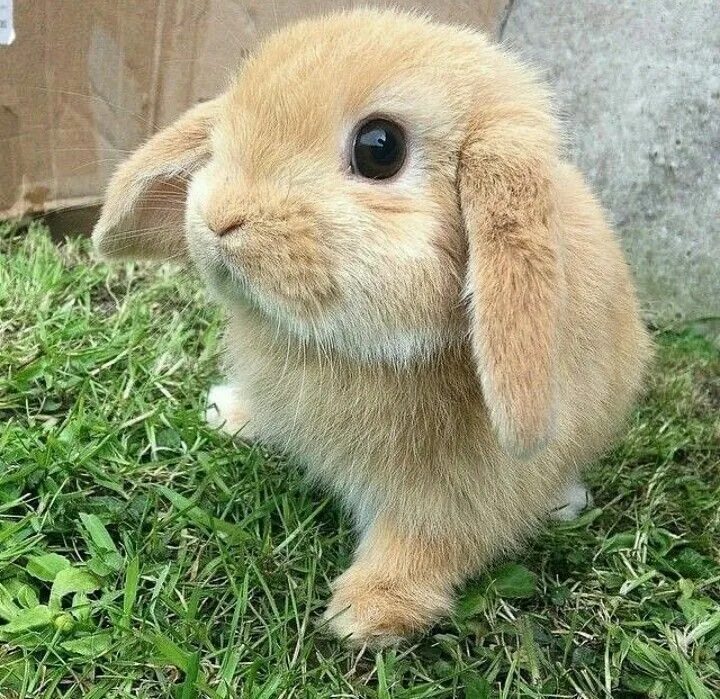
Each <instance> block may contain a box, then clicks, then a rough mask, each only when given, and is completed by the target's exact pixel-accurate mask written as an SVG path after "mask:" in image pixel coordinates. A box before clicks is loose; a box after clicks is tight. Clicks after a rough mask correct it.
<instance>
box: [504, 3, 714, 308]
mask: <svg viewBox="0 0 720 699" xmlns="http://www.w3.org/2000/svg"><path fill="white" fill-rule="evenodd" d="M503 40H504V41H505V43H507V44H508V45H510V46H511V47H513V48H516V49H517V50H518V51H519V52H520V53H521V55H522V56H524V57H526V58H529V59H530V60H531V61H532V62H534V63H535V64H536V65H538V66H539V67H541V68H543V69H545V70H546V75H547V78H548V79H549V81H550V82H551V84H552V85H553V86H554V88H555V91H556V94H557V97H558V100H559V105H560V108H561V113H562V114H563V116H564V117H565V119H566V130H567V132H568V135H569V136H570V144H569V150H570V153H571V158H572V160H574V161H575V162H576V163H577V164H578V165H579V166H580V167H581V169H582V170H583V171H584V172H585V173H586V174H587V175H588V177H589V178H590V180H591V181H592V183H593V184H594V186H595V189H596V191H597V193H598V194H599V195H600V198H601V199H602V201H603V203H604V204H605V206H606V208H607V209H608V210H609V211H610V214H611V216H612V218H613V220H614V221H615V223H616V225H617V227H618V228H619V230H620V231H621V233H622V236H623V242H624V245H625V248H626V250H627V252H628V255H629V258H630V261H631V263H632V266H633V269H634V273H635V277H636V279H637V281H638V284H639V287H640V290H641V295H642V300H643V305H644V307H645V308H646V310H647V311H648V314H649V315H651V316H655V317H656V318H657V319H658V320H660V321H664V322H666V321H668V320H673V319H676V318H682V319H686V320H694V319H698V318H705V317H707V316H715V317H720V1H719V0H685V1H676V2H673V1H672V0H634V1H633V0H615V1H613V2H601V1H599V0H562V1H559V2H548V1H547V0H515V2H514V3H513V5H512V7H511V9H510V13H509V16H508V19H507V22H506V24H505V27H504V31H503Z"/></svg>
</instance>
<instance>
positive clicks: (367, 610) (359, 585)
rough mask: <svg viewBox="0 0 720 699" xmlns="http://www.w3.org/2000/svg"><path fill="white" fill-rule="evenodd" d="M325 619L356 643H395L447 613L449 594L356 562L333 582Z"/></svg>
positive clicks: (449, 602) (334, 628)
mask: <svg viewBox="0 0 720 699" xmlns="http://www.w3.org/2000/svg"><path fill="white" fill-rule="evenodd" d="M333 587H334V594H333V596H332V599H331V600H330V603H329V604H328V607H327V610H326V611H325V615H324V619H325V621H327V623H328V625H329V627H330V628H331V629H332V631H333V633H334V634H335V635H336V636H338V637H340V638H342V639H343V640H345V641H347V642H348V643H350V644H351V645H353V646H362V645H368V646H371V647H373V648H379V647H385V646H389V645H394V644H397V643H399V642H400V641H402V640H403V639H405V638H407V637H408V636H412V635H414V634H416V633H418V632H420V631H423V630H424V629H426V628H427V627H428V626H430V625H431V624H432V622H433V621H435V620H436V619H438V618H439V617H441V616H444V615H446V614H447V613H448V612H449V610H450V608H451V606H452V600H451V599H450V596H449V595H448V594H446V593H444V592H442V591H437V590H432V589H430V588H425V587H422V586H418V585H416V584H413V583H411V582H410V581H407V580H401V579H397V580H395V579H392V578H389V577H384V576H382V575H378V573H377V572H372V571H368V572H365V571H363V570H362V569H359V568H357V566H353V567H352V568H350V569H349V570H348V571H346V572H345V573H344V574H343V575H341V576H340V577H339V578H338V579H337V580H336V581H335V584H334V586H333Z"/></svg>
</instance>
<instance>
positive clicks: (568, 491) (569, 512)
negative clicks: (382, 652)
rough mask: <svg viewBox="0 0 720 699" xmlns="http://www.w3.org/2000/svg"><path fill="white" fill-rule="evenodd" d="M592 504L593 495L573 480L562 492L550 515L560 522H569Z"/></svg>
mask: <svg viewBox="0 0 720 699" xmlns="http://www.w3.org/2000/svg"><path fill="white" fill-rule="evenodd" d="M592 506H593V497H592V494H591V493H590V491H589V490H588V489H587V488H586V487H585V486H584V485H583V484H582V483H581V482H580V481H575V482H574V483H571V484H570V485H569V486H567V488H565V490H564V491H563V492H562V494H561V496H560V497H559V498H558V501H557V506H556V508H555V509H554V510H553V511H552V512H551V513H550V516H551V517H552V518H553V519H556V520H558V521H560V522H569V521H571V520H573V519H576V518H577V517H578V516H579V515H580V513H581V512H582V511H583V510H585V509H587V508H590V507H592Z"/></svg>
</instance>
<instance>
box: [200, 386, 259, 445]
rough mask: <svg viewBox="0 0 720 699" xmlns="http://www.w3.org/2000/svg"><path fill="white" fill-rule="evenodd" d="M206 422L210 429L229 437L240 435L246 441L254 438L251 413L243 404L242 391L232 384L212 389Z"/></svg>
mask: <svg viewBox="0 0 720 699" xmlns="http://www.w3.org/2000/svg"><path fill="white" fill-rule="evenodd" d="M205 421H206V422H207V423H208V425H210V427H214V428H216V429H219V430H222V431H223V432H226V433H227V434H229V435H232V436H236V435H240V436H241V437H243V438H244V439H251V438H252V425H251V421H250V413H249V412H248V410H247V408H246V406H245V405H244V404H243V400H242V396H241V395H240V391H239V390H238V388H237V387H236V386H233V385H231V384H217V385H216V386H212V387H211V388H210V391H209V393H208V399H207V405H206V407H205Z"/></svg>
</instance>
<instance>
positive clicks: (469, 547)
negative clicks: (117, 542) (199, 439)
mask: <svg viewBox="0 0 720 699" xmlns="http://www.w3.org/2000/svg"><path fill="white" fill-rule="evenodd" d="M93 239H94V245H95V248H96V250H97V251H98V252H99V254H100V255H101V256H104V257H105V258H108V259H110V258H120V259H138V258H143V259H155V260H164V261H168V260H169V261H173V260H174V261H178V262H184V261H189V262H190V263H191V264H192V266H193V267H194V269H195V270H196V271H197V273H198V274H199V275H200V277H201V278H202V279H203V280H204V281H205V282H206V284H207V286H208V288H209V289H210V290H211V292H212V295H213V296H214V298H216V299H217V300H218V301H219V303H220V304H221V305H222V306H223V308H224V309H225V313H226V315H227V319H228V320H227V329H226V333H225V336H224V368H225V372H226V375H227V384H223V385H221V386H218V387H215V388H214V389H213V390H212V391H211V393H210V399H209V403H210V405H209V407H208V420H209V421H210V422H211V424H214V425H216V426H218V427H223V428H224V429H225V430H226V431H228V432H230V433H231V434H237V435H238V436H239V437H240V438H242V439H245V440H249V441H259V442H260V443H263V444H265V445H269V446H271V447H274V448H277V449H280V450H283V451H284V452H286V453H288V454H290V455H292V456H293V457H294V460H295V461H296V462H297V463H300V464H302V465H303V466H304V468H305V470H306V472H307V474H308V476H309V478H310V480H311V481H312V482H315V483H318V484H319V485H320V486H321V487H324V488H325V489H328V490H329V491H331V492H333V493H335V494H336V495H337V497H338V498H339V500H340V501H341V502H342V504H343V505H344V506H345V507H346V508H347V510H348V511H349V513H350V514H351V516H352V520H353V522H354V524H355V527H356V530H357V535H358V538H359V544H358V547H357V550H356V552H355V555H354V559H353V562H352V564H351V565H350V567H349V569H348V570H347V571H345V572H344V573H342V574H341V575H340V576H339V577H338V578H337V580H336V581H335V583H334V585H333V587H332V597H331V599H330V602H329V604H328V606H327V610H326V612H325V617H324V618H325V619H326V621H327V625H328V627H329V628H330V629H331V630H332V631H333V632H334V633H335V634H337V635H338V636H339V637H341V638H343V639H345V640H346V641H347V642H349V643H350V644H354V645H362V644H369V645H372V646H384V645H388V644H394V643H398V642H400V641H401V640H402V639H405V638H407V637H408V636H412V635H415V634H418V633H420V632H422V631H424V630H426V629H427V628H428V627H429V626H430V625H431V624H433V623H435V622H436V621H438V620H439V619H441V618H442V617H444V616H446V615H448V614H450V613H451V612H452V609H453V600H454V597H455V595H456V592H457V590H458V587H459V586H461V585H462V584H463V582H464V581H466V580H467V579H468V578H469V577H471V576H473V575H476V574H477V573H478V572H479V571H481V570H482V569H483V568H484V567H485V566H487V565H488V562H489V561H491V560H492V559H493V558H495V557H497V556H499V555H501V554H507V553H508V552H512V551H514V550H516V549H517V547H518V546H520V545H521V544H523V543H524V542H526V541H527V538H528V537H529V536H530V535H531V534H532V532H533V530H534V529H535V528H536V527H537V526H538V524H539V523H541V522H542V521H543V520H545V519H546V518H547V517H548V515H549V514H550V513H551V512H552V511H553V510H555V511H556V512H558V513H559V514H558V516H559V517H561V518H562V517H567V516H572V515H573V514H575V513H576V512H577V510H578V509H580V508H581V507H582V506H583V505H584V504H585V502H586V501H587V499H588V495H587V493H586V492H585V490H584V488H583V486H582V485H581V484H580V482H579V474H580V469H581V467H582V466H583V465H585V464H587V463H588V462H590V461H592V460H593V459H594V458H596V457H597V456H598V455H599V454H600V453H601V452H602V451H603V450H604V449H605V448H607V447H608V445H609V444H610V442H611V441H612V439H613V438H614V437H615V436H617V434H618V432H619V430H621V428H622V426H623V423H624V421H625V420H626V418H627V415H628V413H629V411H630V409H631V407H632V405H633V402H634V401H635V400H636V398H637V396H638V393H639V391H640V389H641V386H642V383H643V375H644V370H645V366H646V364H647V362H648V360H649V358H650V356H651V341H650V338H649V335H648V332H647V331H646V329H645V326H644V324H643V322H642V320H641V316H640V312H639V306H638V301H637V298H636V293H635V290H634V287H633V282H632V280H631V276H630V273H629V270H628V266H627V264H626V262H625V260H624V257H623V253H622V251H621V248H620V245H619V243H618V240H617V238H616V235H615V234H614V233H613V231H612V230H611V228H610V227H609V225H608V223H607V221H606V219H605V216H604V213H603V211H602V210H601V208H600V206H599V204H598V202H597V201H596V199H595V197H594V196H593V194H592V193H591V192H590V190H589V188H588V186H587V185H586V184H585V182H584V180H583V177H582V176H581V175H580V174H579V172H578V171H577V170H576V168H575V167H574V166H573V165H571V164H569V163H568V162H566V160H565V158H564V155H563V149H562V140H561V135H560V129H559V126H558V123H557V120H556V118H555V117H554V116H553V109H552V105H551V100H550V96H549V92H548V90H547V89H546V87H545V86H544V84H543V83H542V81H541V80H540V79H539V78H538V76H537V75H536V73H535V72H534V71H533V70H532V69H531V68H530V67H528V66H526V65H525V64H523V63H522V62H521V61H520V60H518V59H517V58H516V57H515V56H513V55H512V54H511V53H509V52H508V51H507V50H506V49H504V48H501V47H499V46H497V45H496V44H494V43H493V42H492V41H491V40H490V39H488V38H487V37H486V36H485V35H484V34H482V33H480V32H478V31H474V30H472V29H469V28H460V27H456V26H452V25H446V24H439V23H436V22H434V21H433V20H432V19H430V18H428V17H426V16H419V15H417V14H412V13H404V12H399V11H396V10H375V9H359V10H351V11H341V12H335V13H331V14H329V15H326V16H322V17H315V18H309V19H306V20H302V21H300V22H299V23H297V24H294V25H292V26H290V27H287V28H284V29H281V30H279V31H278V32H277V33H275V34H274V35H271V36H270V37H269V38H267V39H266V40H265V41H264V43H262V44H261V45H260V46H259V48H258V49H257V51H256V52H255V53H254V54H253V55H252V56H251V57H249V58H248V59H247V61H246V62H245V63H244V64H243V65H242V66H241V68H240V70H239V74H238V75H237V76H236V77H235V78H234V79H233V81H232V83H231V85H230V86H229V88H228V90H227V91H226V92H225V93H224V94H222V95H220V96H219V97H217V98H214V99H212V100H209V101H207V102H203V103H200V104H198V105H196V106H194V107H193V108H191V109H190V110H189V111H187V112H186V113H185V114H184V115H183V116H181V117H180V118H179V119H178V120H177V121H176V122H175V123H173V124H172V125H170V126H168V127H166V128H165V129H164V130H162V131H160V132H158V133H157V134H156V135H154V136H152V137H151V138H150V139H149V140H148V141H147V142H146V143H145V144H144V145H142V146H141V147H140V148H139V149H138V150H137V151H136V152H134V153H133V154H132V155H131V157H130V158H129V159H128V160H126V161H125V162H124V163H122V164H121V165H120V166H119V168H118V169H117V170H116V172H115V174H114V176H113V177H112V179H111V181H110V183H109V185H108V187H107V191H106V196H105V200H104V204H103V208H102V212H101V216H100V219H99V221H98V223H97V225H96V227H95V229H94V231H93Z"/></svg>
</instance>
